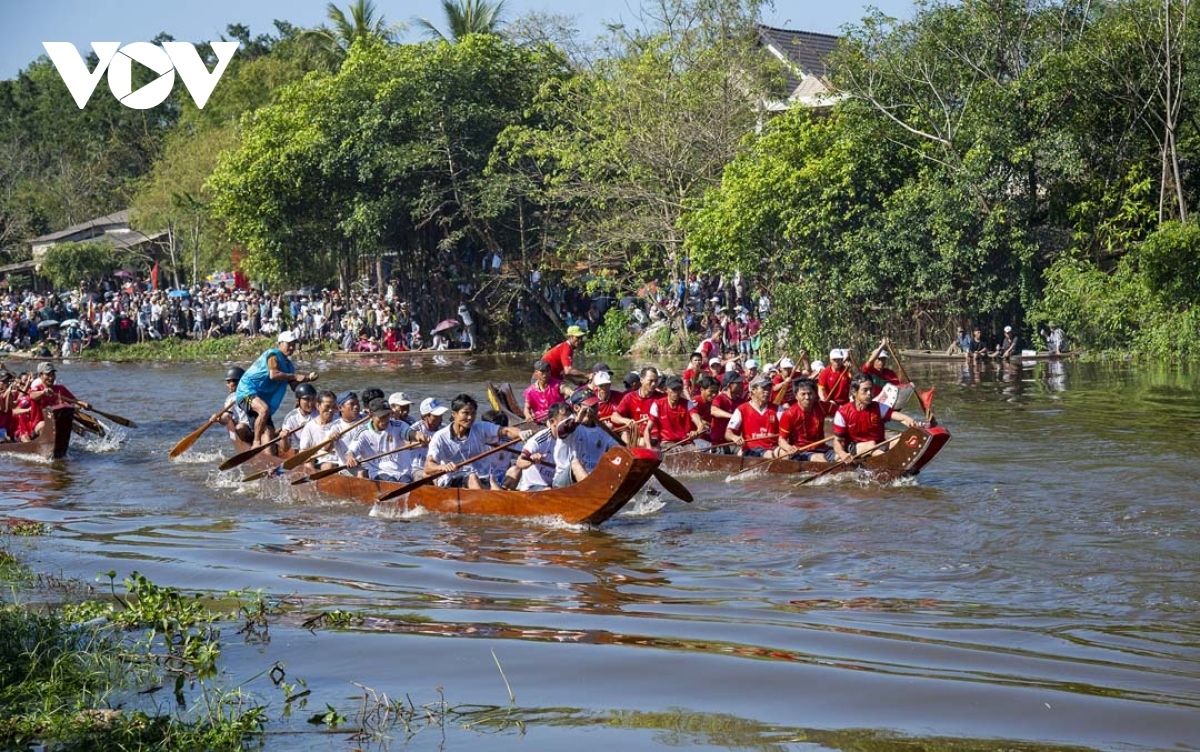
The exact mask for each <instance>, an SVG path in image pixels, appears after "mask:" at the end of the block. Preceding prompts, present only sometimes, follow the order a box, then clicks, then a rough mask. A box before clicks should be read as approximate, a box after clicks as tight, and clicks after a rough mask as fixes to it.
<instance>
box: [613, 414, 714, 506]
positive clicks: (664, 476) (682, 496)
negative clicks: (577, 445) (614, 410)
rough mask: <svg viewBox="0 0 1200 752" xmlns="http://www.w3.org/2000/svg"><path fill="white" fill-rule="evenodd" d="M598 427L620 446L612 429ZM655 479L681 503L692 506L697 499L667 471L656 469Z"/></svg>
mask: <svg viewBox="0 0 1200 752" xmlns="http://www.w3.org/2000/svg"><path fill="white" fill-rule="evenodd" d="M596 425H598V426H600V427H601V428H602V429H604V432H605V433H607V434H608V435H609V436H611V437H612V438H613V441H615V442H617V443H618V444H620V443H621V438H620V437H619V436H617V435H616V434H615V433H613V430H612V429H611V428H609V427H608V426H606V425H604V421H597V423H596ZM654 479H655V480H657V481H658V482H659V483H660V484H662V487H663V488H665V489H666V490H667V493H669V494H671V495H672V496H674V497H675V498H677V499H679V500H680V501H684V502H687V503H688V504H691V503H692V502H693V501H695V500H696V499H695V497H694V496H692V492H691V491H689V490H687V486H685V485H683V484H682V483H680V482H679V481H678V480H677V479H676V478H675V476H673V475H671V474H670V473H668V472H667V471H666V470H663V469H662V468H661V467H656V468H654Z"/></svg>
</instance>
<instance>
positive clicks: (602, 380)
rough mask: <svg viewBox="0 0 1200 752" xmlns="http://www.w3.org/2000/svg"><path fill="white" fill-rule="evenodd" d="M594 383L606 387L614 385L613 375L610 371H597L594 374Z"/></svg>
mask: <svg viewBox="0 0 1200 752" xmlns="http://www.w3.org/2000/svg"><path fill="white" fill-rule="evenodd" d="M592 383H593V384H595V385H596V386H604V385H605V384H611V383H612V374H611V373H609V372H608V371H597V372H596V373H593V374H592Z"/></svg>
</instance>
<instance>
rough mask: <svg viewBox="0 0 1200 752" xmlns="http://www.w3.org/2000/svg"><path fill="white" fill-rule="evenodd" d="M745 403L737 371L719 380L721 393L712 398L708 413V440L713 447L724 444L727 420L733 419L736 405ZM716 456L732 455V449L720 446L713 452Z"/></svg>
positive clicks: (727, 425) (725, 441)
mask: <svg viewBox="0 0 1200 752" xmlns="http://www.w3.org/2000/svg"><path fill="white" fill-rule="evenodd" d="M743 402H745V400H744V399H743V398H742V377H741V376H740V375H738V373H737V371H730V372H729V373H727V374H725V377H724V378H722V379H721V392H720V394H718V395H717V396H716V397H713V400H712V406H711V407H710V408H709V411H710V412H711V414H712V424H711V425H710V426H709V429H708V440H709V442H711V443H712V444H713V445H714V446H716V445H718V444H726V443H728V442H729V439H727V438H725V429H726V428H728V427H729V419H730V418H732V417H733V413H734V411H736V410H737V408H738V405H740V404H742V403H743ZM713 451H714V452H717V453H718V454H733V451H734V450H733V448H732V447H728V446H722V447H719V448H717V449H714V450H713Z"/></svg>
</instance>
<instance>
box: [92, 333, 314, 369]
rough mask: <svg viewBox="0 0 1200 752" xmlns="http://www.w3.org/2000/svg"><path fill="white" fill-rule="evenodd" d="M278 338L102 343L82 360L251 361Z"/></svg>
mask: <svg viewBox="0 0 1200 752" xmlns="http://www.w3.org/2000/svg"><path fill="white" fill-rule="evenodd" d="M274 343H275V340H274V339H272V338H270V337H219V338H217V339H205V340H190V339H171V338H169V339H163V340H159V341H156V342H141V343H138V344H134V345H114V344H99V345H95V346H93V347H89V348H88V349H86V350H84V351H83V353H82V354H81V355H80V356H79V357H80V359H82V360H102V361H108V362H113V363H140V362H146V361H154V362H162V361H175V362H187V361H214V360H218V361H246V362H250V361H253V360H254V359H255V358H257V357H258V356H259V355H261V354H262V352H263V350H266V349H267V348H268V347H271V346H272V345H273V344H274ZM316 349H317V350H319V351H321V352H332V351H333V350H335V349H336V347H335V346H334V345H333V343H324V344H323V345H322V346H320V347H319V348H316ZM312 350H313V346H311V345H306V346H305V347H304V349H303V351H302V353H301V354H302V355H303V354H308V353H311V352H312Z"/></svg>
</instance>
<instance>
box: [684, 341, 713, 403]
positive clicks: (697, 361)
mask: <svg viewBox="0 0 1200 752" xmlns="http://www.w3.org/2000/svg"><path fill="white" fill-rule="evenodd" d="M707 375H709V371H708V369H706V368H705V367H704V355H702V354H701V353H699V352H694V353H692V357H691V358H689V359H688V367H687V368H685V369H684V371H683V388H684V390H685V391H686V392H687V396H688V398H689V399H696V395H697V394H699V393H700V377H701V376H707Z"/></svg>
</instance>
